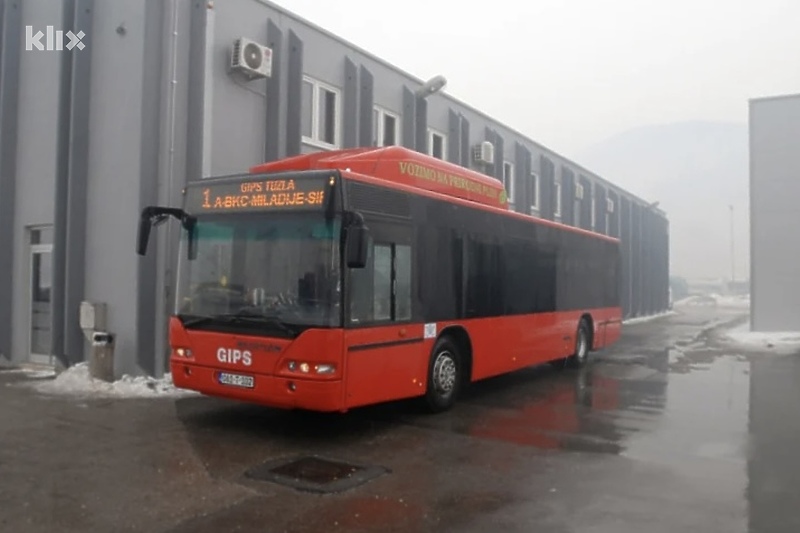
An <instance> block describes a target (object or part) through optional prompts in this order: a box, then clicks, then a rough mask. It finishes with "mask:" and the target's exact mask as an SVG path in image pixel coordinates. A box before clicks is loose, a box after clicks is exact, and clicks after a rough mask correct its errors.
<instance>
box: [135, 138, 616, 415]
mask: <svg viewBox="0 0 800 533" xmlns="http://www.w3.org/2000/svg"><path fill="white" fill-rule="evenodd" d="M170 216H172V217H175V218H177V219H178V220H180V222H181V225H182V227H183V229H184V230H185V231H181V235H182V237H181V251H180V254H179V255H180V259H179V267H178V280H177V301H176V308H175V313H174V316H172V317H171V318H170V327H169V336H170V346H171V355H170V370H171V372H172V379H173V381H174V383H175V385H176V386H178V387H181V388H186V389H192V390H195V391H199V392H201V393H204V394H206V395H211V396H220V397H226V398H231V399H237V400H243V401H250V402H256V403H259V404H263V405H268V406H274V407H280V408H299V409H307V410H317V411H341V412H344V411H347V410H348V409H350V408H353V407H357V406H364V405H368V404H374V403H379V402H384V401H390V400H397V399H402V398H412V397H422V398H424V399H425V400H426V403H427V405H428V407H429V408H430V409H431V410H432V411H442V410H445V409H448V408H450V407H451V406H452V405H453V403H454V402H455V400H456V398H457V397H458V395H459V393H460V392H461V390H462V389H463V387H464V386H466V385H467V384H469V383H470V382H473V381H476V380H481V379H484V378H487V377H490V376H495V375H499V374H502V373H506V372H511V371H513V370H517V369H520V368H523V367H526V366H531V365H536V364H539V363H544V362H549V361H563V362H570V363H572V364H574V365H582V364H584V363H585V362H586V359H587V357H588V355H589V352H590V351H591V350H595V349H599V348H602V347H604V346H607V345H609V344H611V343H612V342H614V341H616V340H617V339H618V338H619V335H620V329H621V323H622V321H621V309H620V290H619V287H620V247H619V241H618V240H616V239H613V238H611V237H607V236H604V235H600V234H595V233H592V232H589V231H585V230H581V229H578V228H574V227H569V226H566V225H561V224H558V223H555V222H551V221H548V220H543V219H539V218H536V217H532V216H528V215H523V214H519V213H516V212H513V211H510V210H509V208H508V204H507V199H506V195H505V191H504V189H503V186H502V184H501V183H500V182H499V181H498V180H496V179H494V178H491V177H489V176H486V175H483V174H481V173H478V172H474V171H471V170H469V169H466V168H463V167H460V166H457V165H454V164H450V163H447V162H444V161H441V160H438V159H434V158H432V157H428V156H425V155H422V154H420V153H418V152H414V151H411V150H407V149H405V148H400V147H388V148H379V149H375V148H357V149H351V150H341V151H336V152H324V153H316V154H309V155H301V156H296V157H292V158H287V159H283V160H280V161H276V162H271V163H266V164H263V165H259V166H256V167H254V168H252V169H251V170H250V173H249V174H247V175H238V176H228V177H220V178H209V179H203V180H200V181H198V182H194V183H191V184H189V185H188V186H187V187H186V188H185V190H184V205H183V207H182V208H169V207H146V208H145V209H144V210H143V211H142V214H141V220H140V225H139V236H138V243H137V252H138V253H139V254H141V255H143V254H145V253H146V250H147V242H148V238H149V235H150V230H151V227H152V226H153V225H154V224H157V223H159V222H161V221H163V220H166V219H167V218H168V217H170Z"/></svg>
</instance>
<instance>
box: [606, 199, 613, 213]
mask: <svg viewBox="0 0 800 533" xmlns="http://www.w3.org/2000/svg"><path fill="white" fill-rule="evenodd" d="M606 211H608V212H609V213H613V212H614V200H612V199H611V198H606Z"/></svg>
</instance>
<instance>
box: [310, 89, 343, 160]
mask: <svg viewBox="0 0 800 533" xmlns="http://www.w3.org/2000/svg"><path fill="white" fill-rule="evenodd" d="M303 83H310V84H311V87H312V89H311V137H306V136H305V135H303V142H304V143H305V144H308V145H311V146H315V147H317V148H323V149H325V150H337V149H339V147H340V146H341V144H342V91H341V89H339V88H337V87H334V86H333V85H330V84H327V83H325V82H322V81H319V80H317V79H314V78H312V77H310V76H303ZM320 90H326V91H329V92H332V93H333V94H335V95H336V110H335V112H334V116H333V120H334V126H333V144H331V143H328V142H325V141H323V140H322V139H321V136H320V132H319V127H320V112H321V110H320V109H319V96H320V94H319V93H320Z"/></svg>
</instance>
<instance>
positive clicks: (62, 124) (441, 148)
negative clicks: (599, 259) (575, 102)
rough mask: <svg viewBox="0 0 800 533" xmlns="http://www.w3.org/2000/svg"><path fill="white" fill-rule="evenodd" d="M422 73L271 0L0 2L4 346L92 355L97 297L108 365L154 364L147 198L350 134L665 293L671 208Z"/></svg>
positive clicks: (159, 352)
mask: <svg viewBox="0 0 800 533" xmlns="http://www.w3.org/2000/svg"><path fill="white" fill-rule="evenodd" d="M39 32H41V34H39ZM68 32H72V33H71V34H70V33H68ZM81 32H82V33H81ZM241 37H244V38H248V39H251V40H252V41H254V42H255V43H258V44H259V45H262V46H263V47H264V48H265V49H268V52H269V53H270V56H269V59H270V61H271V69H270V70H269V72H268V75H267V76H266V77H263V78H258V77H257V78H255V79H249V78H247V77H245V76H243V75H242V74H241V73H240V72H239V71H237V70H232V69H231V56H232V48H233V45H234V43H235V42H236V41H237V39H239V38H241ZM441 74H442V75H444V76H446V75H447V71H446V65H442V72H441ZM424 82H425V80H420V79H417V78H415V77H414V76H412V75H410V74H408V73H405V72H403V71H400V70H398V69H397V68H395V67H393V66H392V65H390V64H388V63H386V62H385V61H382V60H381V59H379V58H377V57H375V56H373V55H371V54H369V53H368V52H366V51H364V50H362V49H359V48H357V47H355V46H353V45H352V44H349V43H347V42H345V41H343V40H342V39H340V38H338V37H336V36H335V35H332V34H331V33H329V32H327V31H325V30H323V29H321V28H319V27H317V26H315V25H313V24H310V23H308V22H306V21H304V20H302V19H300V18H298V17H297V16H295V15H293V14H292V13H290V12H287V11H286V10H284V9H282V8H280V7H279V6H276V5H275V4H273V3H270V2H267V1H264V0H226V1H224V2H206V1H199V0H115V1H113V2H111V1H108V2H106V1H103V2H101V1H92V0H0V250H2V251H3V252H2V254H0V357H5V358H6V359H9V360H11V361H14V362H25V361H34V362H43V363H48V362H50V363H52V362H54V361H56V360H60V361H62V362H63V363H64V364H72V363H75V362H77V361H81V360H83V359H84V358H85V357H86V350H87V346H88V343H87V341H86V338H85V336H84V332H83V331H82V330H81V328H80V321H79V310H80V308H81V302H83V301H88V302H93V303H96V304H102V305H103V306H104V309H105V312H104V313H100V311H102V308H98V313H100V314H98V317H100V316H101V315H104V317H105V320H104V322H105V326H106V328H107V329H108V330H109V331H111V332H113V333H115V334H116V373H117V375H120V374H122V373H133V374H139V373H147V374H154V375H159V374H161V373H162V372H163V370H164V369H165V368H166V359H167V350H166V324H167V316H168V314H169V312H170V311H171V309H172V297H173V290H172V288H173V285H174V283H173V275H174V268H173V267H174V265H175V259H176V247H177V246H176V241H175V235H176V232H175V231H173V233H172V235H170V234H169V232H164V231H159V232H157V233H156V234H154V235H156V239H155V240H154V241H153V242H152V243H151V253H150V254H149V255H148V256H147V257H144V258H140V257H139V256H137V255H136V254H135V253H134V244H135V240H136V231H137V228H136V224H137V220H138V216H139V213H140V210H141V208H142V207H143V206H146V205H151V204H160V205H170V204H171V205H180V200H181V189H182V187H183V186H184V184H185V183H186V182H187V181H190V180H198V179H202V178H204V177H207V176H211V175H219V174H229V173H236V172H242V171H246V169H247V168H249V167H250V166H252V165H254V164H257V163H261V162H264V161H270V160H274V159H277V158H281V157H285V156H289V155H294V154H298V153H305V152H309V151H314V150H329V149H335V148H347V147H355V146H370V145H386V144H400V145H403V146H406V147H409V148H412V149H416V150H418V151H420V152H424V153H428V154H430V155H433V156H435V157H439V158H442V159H446V160H448V161H451V162H455V163H457V164H460V165H463V166H467V167H470V168H474V169H478V170H481V171H483V172H485V173H487V174H490V175H492V176H495V177H496V178H497V179H499V180H502V181H503V182H504V184H505V186H506V189H507V192H508V194H509V197H510V201H511V203H512V204H513V208H514V209H516V210H517V211H521V212H525V213H531V214H535V215H537V216H540V217H543V218H547V219H554V220H560V221H562V222H564V223H567V224H573V225H576V226H580V227H582V228H586V229H590V230H594V231H597V232H601V233H606V234H609V235H613V236H617V237H621V239H622V242H623V278H624V279H623V286H622V292H623V294H622V296H623V306H624V311H625V315H626V316H627V317H634V316H642V315H649V314H654V313H657V312H659V311H663V310H665V309H666V308H667V307H668V285H669V284H668V278H669V268H668V263H669V261H668V223H667V219H666V217H665V214H664V213H663V212H661V211H660V210H658V209H657V208H656V207H655V206H654V205H653V204H650V203H649V202H646V201H644V200H642V199H639V198H637V197H635V196H633V195H631V194H629V193H627V192H626V191H624V190H622V189H620V188H619V187H616V186H614V185H613V183H611V182H610V181H607V180H606V179H603V178H601V177H600V176H597V175H596V174H594V173H592V172H591V171H589V170H587V169H585V168H582V167H580V166H579V165H577V164H575V163H573V162H572V161H569V160H568V159H566V158H565V157H563V156H561V155H559V154H557V153H554V152H553V151H551V150H548V149H547V148H546V147H544V146H542V145H540V144H538V143H536V142H535V141H533V140H532V139H530V138H529V137H527V136H525V135H523V134H522V133H520V132H517V131H515V130H513V129H511V128H510V127H508V126H506V125H503V124H500V123H498V122H496V121H495V120H493V119H492V118H491V117H488V116H486V115H484V114H483V113H481V112H480V111H478V110H476V109H473V108H472V107H470V106H469V105H467V104H465V103H463V102H460V101H458V100H456V99H454V98H452V97H451V96H449V95H448V94H447V92H446V90H445V91H439V92H436V93H435V94H427V93H422V92H420V88H421V87H422V86H423V85H424ZM794 131H795V132H796V131H797V129H795V130H794ZM531 133H534V132H531ZM487 141H488V142H490V143H491V145H492V147H493V160H491V162H488V161H489V160H490V159H492V158H488V159H487V157H486V155H487V154H486V153H485V152H484V153H483V156H481V154H480V152H481V150H476V148H477V147H480V146H481V145H484V146H485V144H484V143H486V142H487ZM476 153H477V157H476ZM482 157H483V159H481V158H482ZM642 172H643V173H646V172H647V169H642ZM609 178H611V179H613V176H611V177H609ZM778 197H779V198H780V197H782V198H787V201H788V198H789V197H790V195H785V194H784V195H778ZM754 250H756V251H758V248H757V247H754ZM152 252H155V253H152ZM797 257H800V256H797ZM757 272H758V271H757ZM758 275H762V274H760V273H758V274H756V276H758ZM754 279H755V280H756V283H758V279H760V278H757V277H754Z"/></svg>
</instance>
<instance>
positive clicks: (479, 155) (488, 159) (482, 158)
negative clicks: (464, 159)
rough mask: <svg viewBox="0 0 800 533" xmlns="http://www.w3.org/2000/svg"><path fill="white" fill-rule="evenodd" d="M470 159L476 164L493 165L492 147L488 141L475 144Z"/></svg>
mask: <svg viewBox="0 0 800 533" xmlns="http://www.w3.org/2000/svg"><path fill="white" fill-rule="evenodd" d="M472 157H473V159H475V162H476V163H484V164H487V165H493V164H494V145H493V144H492V143H490V142H489V141H483V142H482V143H480V144H476V145H475V146H474V147H473V149H472Z"/></svg>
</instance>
